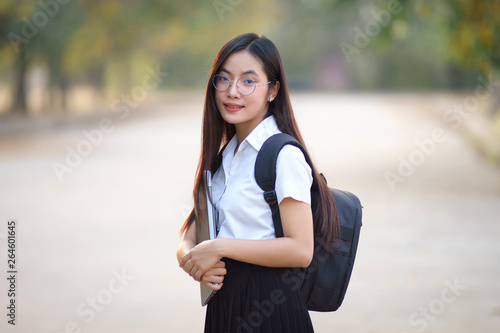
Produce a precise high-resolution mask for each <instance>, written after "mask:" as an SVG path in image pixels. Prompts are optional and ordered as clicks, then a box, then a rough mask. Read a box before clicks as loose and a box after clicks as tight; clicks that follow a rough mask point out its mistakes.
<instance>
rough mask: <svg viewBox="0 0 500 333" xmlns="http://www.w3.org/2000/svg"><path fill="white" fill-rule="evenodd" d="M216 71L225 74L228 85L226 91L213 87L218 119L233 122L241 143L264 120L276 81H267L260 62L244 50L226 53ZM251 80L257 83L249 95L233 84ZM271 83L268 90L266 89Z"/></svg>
mask: <svg viewBox="0 0 500 333" xmlns="http://www.w3.org/2000/svg"><path fill="white" fill-rule="evenodd" d="M217 74H220V75H224V76H227V77H228V78H229V80H231V85H230V87H229V89H227V90H226V91H219V90H217V89H216V90H215V102H216V104H217V108H218V109H219V112H220V114H221V116H222V118H223V119H224V120H225V121H227V122H228V123H230V124H234V125H235V127H236V132H237V135H238V140H239V142H241V141H242V140H243V139H244V138H245V137H246V136H247V135H248V134H250V132H251V131H252V130H253V129H254V128H255V127H256V126H257V125H258V124H259V123H260V122H261V121H262V120H263V119H264V117H265V115H266V113H267V108H268V105H269V98H273V99H274V97H275V96H276V93H277V91H278V89H279V84H278V83H277V84H276V86H274V85H273V84H272V83H270V84H267V82H268V81H269V80H268V78H267V75H266V73H265V72H264V69H263V68H262V65H261V64H260V62H259V61H258V60H257V59H256V58H255V57H254V56H253V55H252V54H250V53H249V52H248V51H240V52H237V53H233V54H232V55H230V56H229V57H228V58H227V59H226V61H225V62H224V63H223V64H222V66H221V68H220V70H219V72H218V73H217ZM239 79H242V80H241V81H240V83H239V84H240V86H242V85H243V84H244V83H249V82H250V83H251V82H252V81H254V82H255V83H256V84H257V87H256V88H255V91H254V92H253V93H252V94H251V95H243V94H242V93H240V92H239V90H238V89H237V87H236V81H238V80H239ZM269 86H271V89H269Z"/></svg>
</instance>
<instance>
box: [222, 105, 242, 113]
mask: <svg viewBox="0 0 500 333" xmlns="http://www.w3.org/2000/svg"><path fill="white" fill-rule="evenodd" d="M224 108H225V109H226V111H227V112H238V111H240V110H241V109H243V106H241V105H238V104H234V103H225V104H224Z"/></svg>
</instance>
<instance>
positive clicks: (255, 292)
mask: <svg viewBox="0 0 500 333" xmlns="http://www.w3.org/2000/svg"><path fill="white" fill-rule="evenodd" d="M222 261H224V262H225V263H226V269H227V274H226V276H225V277H224V282H223V286H222V288H221V290H219V291H218V292H217V293H216V294H215V295H214V297H213V298H212V299H211V300H210V302H209V303H208V305H207V314H206V319H205V333H294V332H297V333H299V332H300V333H307V332H314V330H313V327H312V323H311V318H310V317H309V312H308V310H307V307H306V305H305V303H304V301H303V300H302V298H301V296H300V290H299V289H298V288H296V286H295V287H294V286H293V285H290V284H288V283H286V281H287V278H286V276H287V272H288V273H289V272H290V271H289V269H287V268H274V267H264V266H258V265H252V264H247V263H243V262H240V261H236V260H232V259H228V258H223V259H222Z"/></svg>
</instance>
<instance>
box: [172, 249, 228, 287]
mask: <svg viewBox="0 0 500 333" xmlns="http://www.w3.org/2000/svg"><path fill="white" fill-rule="evenodd" d="M217 241H218V239H213V240H206V241H204V242H201V243H200V244H198V245H196V246H195V247H194V248H192V249H191V250H190V251H189V252H188V253H186V254H185V255H184V256H183V257H182V259H181V262H180V264H179V266H180V267H181V268H182V269H183V270H184V271H185V272H186V273H188V274H189V276H191V277H192V278H193V279H195V280H196V281H201V277H202V276H203V274H205V272H207V271H208V270H209V269H210V268H212V267H214V266H215V264H217V263H218V262H219V261H220V259H221V258H222V256H221V255H220V254H219V251H218V250H219V249H218V242H217Z"/></svg>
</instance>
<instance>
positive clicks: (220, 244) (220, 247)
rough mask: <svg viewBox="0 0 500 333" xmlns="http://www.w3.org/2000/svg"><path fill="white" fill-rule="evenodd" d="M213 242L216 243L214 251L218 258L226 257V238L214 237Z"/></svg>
mask: <svg viewBox="0 0 500 333" xmlns="http://www.w3.org/2000/svg"><path fill="white" fill-rule="evenodd" d="M214 242H215V244H216V246H215V251H216V253H217V255H218V257H219V259H221V258H224V257H226V256H227V251H226V240H225V239H224V238H216V239H214Z"/></svg>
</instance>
